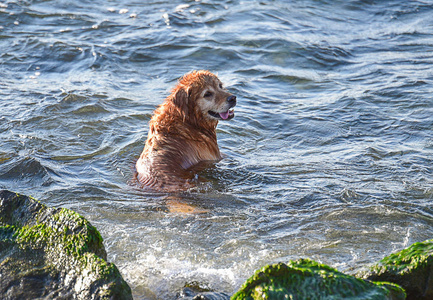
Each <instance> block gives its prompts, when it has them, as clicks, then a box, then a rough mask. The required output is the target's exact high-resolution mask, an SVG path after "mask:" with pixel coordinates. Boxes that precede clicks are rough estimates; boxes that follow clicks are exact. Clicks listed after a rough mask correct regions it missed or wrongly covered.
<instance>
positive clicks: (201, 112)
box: [135, 70, 237, 192]
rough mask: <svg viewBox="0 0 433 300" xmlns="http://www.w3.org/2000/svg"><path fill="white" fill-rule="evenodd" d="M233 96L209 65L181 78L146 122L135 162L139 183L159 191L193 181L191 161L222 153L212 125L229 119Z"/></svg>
mask: <svg viewBox="0 0 433 300" xmlns="http://www.w3.org/2000/svg"><path fill="white" fill-rule="evenodd" d="M236 101H237V100H236V96H234V95H233V94H231V93H230V92H228V91H227V90H226V89H225V88H224V86H223V84H222V83H221V81H220V80H219V79H218V77H217V76H216V75H215V74H213V73H211V72H209V71H206V70H201V71H193V72H191V73H188V74H186V75H184V76H183V77H182V78H181V79H179V82H178V84H177V85H176V86H175V87H174V89H173V90H172V92H171V94H170V95H169V96H168V97H167V98H166V99H165V101H164V102H163V103H162V104H161V105H160V106H159V107H158V108H157V109H156V110H155V111H154V114H153V116H152V118H151V120H150V122H149V133H148V137H147V141H146V144H145V146H144V149H143V152H142V153H141V155H140V158H139V159H138V160H137V162H136V165H135V166H136V179H137V181H138V182H139V183H140V185H142V187H145V186H147V187H149V188H151V189H153V190H158V191H163V192H176V191H182V190H187V189H189V188H191V187H193V186H194V184H193V180H192V179H193V178H194V175H195V174H194V172H193V171H191V169H193V167H194V166H197V165H198V164H200V163H203V162H216V161H219V160H221V159H222V157H221V153H220V150H219V148H218V144H217V136H216V127H217V125H218V122H219V121H222V120H224V121H225V120H231V119H233V117H234V110H233V107H234V106H235V105H236Z"/></svg>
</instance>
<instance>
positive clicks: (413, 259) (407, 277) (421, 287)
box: [359, 240, 433, 300]
mask: <svg viewBox="0 0 433 300" xmlns="http://www.w3.org/2000/svg"><path fill="white" fill-rule="evenodd" d="M359 276H360V277H362V278H365V279H369V280H375V281H389V282H393V283H396V284H398V285H400V286H402V287H403V288H404V289H405V290H406V293H407V299H408V300H410V299H425V300H427V299H433V240H427V241H424V242H421V243H415V244H413V245H412V246H410V247H408V248H406V249H403V250H401V251H400V252H397V253H393V254H391V255H389V256H387V257H385V258H384V259H382V260H381V261H380V262H379V263H378V264H377V265H375V266H373V267H372V268H371V269H370V271H368V272H364V273H362V274H359Z"/></svg>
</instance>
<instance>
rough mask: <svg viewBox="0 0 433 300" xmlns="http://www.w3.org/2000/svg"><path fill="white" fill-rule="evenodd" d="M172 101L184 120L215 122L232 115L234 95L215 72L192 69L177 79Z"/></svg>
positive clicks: (230, 117) (234, 102)
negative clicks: (177, 82) (192, 70)
mask: <svg viewBox="0 0 433 300" xmlns="http://www.w3.org/2000/svg"><path fill="white" fill-rule="evenodd" d="M172 95H173V97H172V101H173V103H174V104H175V106H176V107H178V108H179V109H180V110H181V112H182V114H183V116H184V120H185V119H186V118H189V119H190V120H193V119H194V120H195V121H196V122H197V123H211V124H216V123H218V121H219V120H230V119H232V118H233V117H234V112H233V109H232V108H233V107H234V106H235V105H236V96H234V95H232V94H231V93H229V92H228V91H227V90H226V89H225V88H224V86H223V84H222V83H221V81H220V80H219V79H218V77H217V76H216V75H215V74H212V73H211V72H209V71H194V72H191V73H189V74H186V75H185V76H183V77H182V78H181V79H180V80H179V84H178V85H177V86H176V88H175V89H174V90H173V93H172Z"/></svg>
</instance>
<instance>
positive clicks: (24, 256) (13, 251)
mask: <svg viewBox="0 0 433 300" xmlns="http://www.w3.org/2000/svg"><path fill="white" fill-rule="evenodd" d="M0 204H1V205H0V271H1V272H2V273H4V274H7V275H6V276H3V277H2V276H0V277H1V278H0V281H1V282H0V286H3V287H8V286H10V285H12V286H13V284H14V283H16V282H18V283H19V282H20V281H22V280H24V282H29V281H32V280H33V281H35V278H36V279H38V278H39V279H38V280H40V281H41V282H45V281H48V282H52V283H51V285H52V286H53V287H55V289H54V290H65V292H66V293H75V295H76V297H77V298H78V299H87V298H89V296H91V298H95V297H97V298H98V299H112V298H113V297H114V298H115V299H132V296H131V289H130V288H129V286H128V285H127V284H126V282H125V281H124V280H123V279H122V277H121V275H120V273H119V271H118V269H117V267H116V266H115V265H114V264H112V263H107V262H106V258H107V254H106V252H105V248H104V246H103V239H102V237H101V235H100V233H99V232H98V230H97V229H96V228H95V227H94V226H92V225H91V224H90V223H89V222H88V221H87V220H86V219H85V218H83V217H82V216H80V215H79V214H77V213H76V212H74V211H71V210H69V209H65V208H61V209H59V208H49V207H47V206H45V205H43V204H41V203H40V202H38V201H36V200H34V199H32V198H30V197H26V196H22V195H19V194H14V193H11V192H8V191H0ZM21 278H29V279H21ZM29 289H30V290H31V289H34V290H36V291H37V292H34V291H33V292H34V293H36V294H29V295H31V296H32V297H41V296H43V297H45V296H46V295H45V294H46V293H47V292H46V291H45V290H42V291H41V290H40V287H38V286H37V284H33V285H32V286H30V288H29ZM11 290H13V289H11V288H10V289H9V290H4V291H2V290H1V289H0V294H1V293H2V292H3V293H8V292H10V291H11ZM31 292H32V291H29V293H31ZM19 296H20V297H23V295H21V294H19ZM18 298H19V297H18Z"/></svg>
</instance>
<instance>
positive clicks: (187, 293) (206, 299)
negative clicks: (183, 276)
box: [176, 282, 230, 300]
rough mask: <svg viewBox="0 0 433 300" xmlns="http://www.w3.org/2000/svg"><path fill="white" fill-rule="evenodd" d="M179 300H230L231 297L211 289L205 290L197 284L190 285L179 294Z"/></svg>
mask: <svg viewBox="0 0 433 300" xmlns="http://www.w3.org/2000/svg"><path fill="white" fill-rule="evenodd" d="M176 299H177V300H230V296H229V295H227V294H225V293H218V292H214V291H211V290H210V289H207V288H203V287H201V286H200V284H199V283H197V282H192V283H188V284H186V285H185V287H184V288H183V289H182V291H181V292H180V293H178V294H177V297H176Z"/></svg>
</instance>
